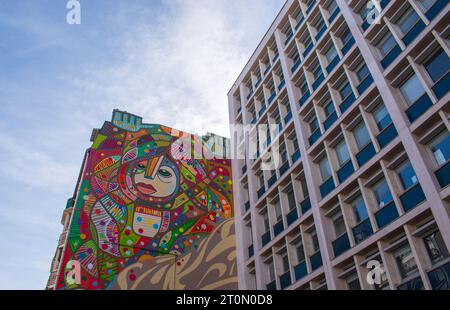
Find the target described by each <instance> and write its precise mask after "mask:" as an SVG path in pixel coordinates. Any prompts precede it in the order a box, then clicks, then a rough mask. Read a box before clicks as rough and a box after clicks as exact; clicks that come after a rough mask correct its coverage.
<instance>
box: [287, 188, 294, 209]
mask: <svg viewBox="0 0 450 310" xmlns="http://www.w3.org/2000/svg"><path fill="white" fill-rule="evenodd" d="M287 197H288V202H289V210H293V209H295V206H296V203H295V194H294V191H293V190H292V189H291V190H289V192H288V194H287Z"/></svg>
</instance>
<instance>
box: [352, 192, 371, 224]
mask: <svg viewBox="0 0 450 310" xmlns="http://www.w3.org/2000/svg"><path fill="white" fill-rule="evenodd" d="M352 207H353V212H354V213H355V217H356V221H357V222H358V223H360V222H362V221H364V220H366V219H367V218H368V217H369V214H368V213H367V208H366V204H365V203H364V199H363V198H362V197H359V198H357V199H356V200H355V201H354V202H353V203H352Z"/></svg>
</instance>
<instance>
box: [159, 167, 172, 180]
mask: <svg viewBox="0 0 450 310" xmlns="http://www.w3.org/2000/svg"><path fill="white" fill-rule="evenodd" d="M158 174H159V175H160V176H161V177H163V178H170V177H171V176H172V173H171V172H170V171H169V170H166V169H160V170H159V171H158Z"/></svg>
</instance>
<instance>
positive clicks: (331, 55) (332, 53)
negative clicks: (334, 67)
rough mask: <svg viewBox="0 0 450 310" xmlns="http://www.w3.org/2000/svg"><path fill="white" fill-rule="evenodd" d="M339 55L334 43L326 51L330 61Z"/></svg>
mask: <svg viewBox="0 0 450 310" xmlns="http://www.w3.org/2000/svg"><path fill="white" fill-rule="evenodd" d="M336 56H337V51H336V48H335V47H334V45H333V46H332V47H331V48H330V49H329V50H328V51H327V52H326V53H325V57H326V58H327V60H328V63H330V62H332V61H333V59H334V58H335V57H336Z"/></svg>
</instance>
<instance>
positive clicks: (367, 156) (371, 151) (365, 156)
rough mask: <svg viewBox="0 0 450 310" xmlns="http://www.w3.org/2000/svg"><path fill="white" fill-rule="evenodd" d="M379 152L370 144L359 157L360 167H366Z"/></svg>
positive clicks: (357, 156) (357, 157)
mask: <svg viewBox="0 0 450 310" xmlns="http://www.w3.org/2000/svg"><path fill="white" fill-rule="evenodd" d="M376 154H377V152H376V151H375V148H374V146H373V144H372V143H369V144H368V145H367V146H366V147H365V148H363V149H362V150H361V151H360V152H359V153H358V154H357V155H356V159H357V160H358V165H359V167H362V166H364V165H365V164H366V163H367V162H368V161H369V160H371V159H372V158H373V157H374V156H375V155H376Z"/></svg>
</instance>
